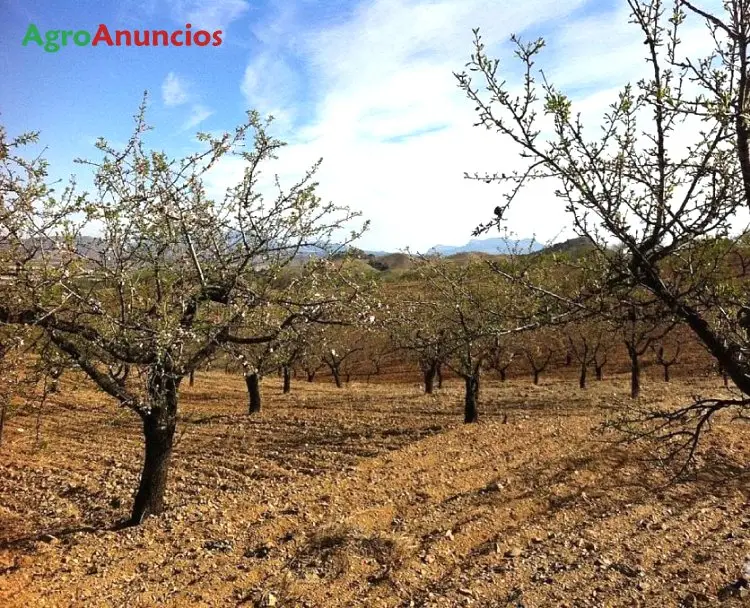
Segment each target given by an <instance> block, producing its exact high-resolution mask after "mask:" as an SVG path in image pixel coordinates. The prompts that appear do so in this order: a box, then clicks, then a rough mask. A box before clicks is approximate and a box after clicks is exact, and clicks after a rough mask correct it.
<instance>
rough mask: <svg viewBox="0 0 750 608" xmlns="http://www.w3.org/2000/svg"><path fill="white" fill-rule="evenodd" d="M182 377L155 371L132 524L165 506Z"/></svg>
mask: <svg viewBox="0 0 750 608" xmlns="http://www.w3.org/2000/svg"><path fill="white" fill-rule="evenodd" d="M179 382H180V380H179V378H175V377H174V376H170V375H166V374H154V375H152V377H151V378H150V380H149V406H150V411H149V413H148V414H142V415H141V418H142V420H143V436H144V439H145V457H144V461H143V470H142V471H141V480H140V483H139V484H138V492H137V493H136V495H135V501H134V502H133V511H132V514H131V517H130V522H129V523H130V524H131V525H138V524H140V523H141V522H142V521H143V520H144V519H146V518H147V517H148V516H150V515H158V514H159V513H161V512H162V511H163V510H164V492H165V490H166V487H167V475H168V473H169V463H170V460H171V457H172V448H173V445H174V432H175V427H176V423H177V390H178V387H179Z"/></svg>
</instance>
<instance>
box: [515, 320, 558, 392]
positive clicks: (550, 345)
mask: <svg viewBox="0 0 750 608" xmlns="http://www.w3.org/2000/svg"><path fill="white" fill-rule="evenodd" d="M558 342H559V341H558V340H557V335H556V333H553V332H551V331H549V330H546V331H545V330H544V329H538V330H536V331H534V332H531V333H529V334H527V335H526V336H524V340H523V341H522V346H521V352H523V356H524V357H525V358H526V361H527V363H528V364H529V369H530V370H531V374H532V379H533V382H534V384H535V385H538V384H539V378H540V376H541V374H542V373H544V372H545V371H546V370H547V368H548V367H549V365H550V363H551V362H552V359H553V357H554V355H555V353H556V352H557V350H558V349H559V343H558Z"/></svg>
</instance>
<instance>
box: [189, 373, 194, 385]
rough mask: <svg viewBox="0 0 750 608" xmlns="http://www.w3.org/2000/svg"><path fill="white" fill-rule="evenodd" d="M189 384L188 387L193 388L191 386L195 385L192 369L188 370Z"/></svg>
mask: <svg viewBox="0 0 750 608" xmlns="http://www.w3.org/2000/svg"><path fill="white" fill-rule="evenodd" d="M189 384H190V386H193V384H195V370H194V369H191V370H190V382H189Z"/></svg>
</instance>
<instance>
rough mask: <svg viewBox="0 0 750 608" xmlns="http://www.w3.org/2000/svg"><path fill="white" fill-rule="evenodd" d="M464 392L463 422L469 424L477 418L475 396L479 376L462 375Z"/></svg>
mask: <svg viewBox="0 0 750 608" xmlns="http://www.w3.org/2000/svg"><path fill="white" fill-rule="evenodd" d="M464 383H465V385H466V393H465V395H464V423H465V424H469V423H473V422H477V421H478V420H479V412H478V411H477V398H478V397H479V378H478V377H476V376H464Z"/></svg>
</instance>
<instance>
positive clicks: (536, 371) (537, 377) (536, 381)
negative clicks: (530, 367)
mask: <svg viewBox="0 0 750 608" xmlns="http://www.w3.org/2000/svg"><path fill="white" fill-rule="evenodd" d="M534 384H539V370H538V369H535V370H534Z"/></svg>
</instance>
